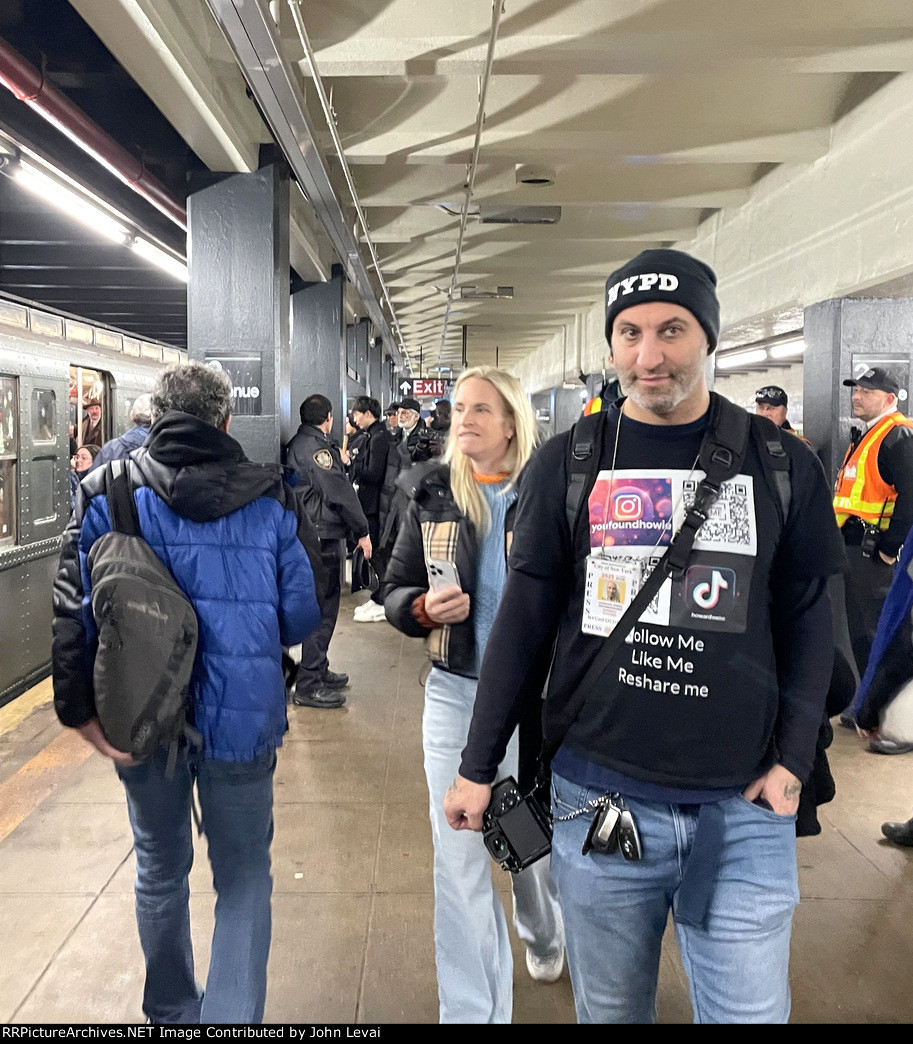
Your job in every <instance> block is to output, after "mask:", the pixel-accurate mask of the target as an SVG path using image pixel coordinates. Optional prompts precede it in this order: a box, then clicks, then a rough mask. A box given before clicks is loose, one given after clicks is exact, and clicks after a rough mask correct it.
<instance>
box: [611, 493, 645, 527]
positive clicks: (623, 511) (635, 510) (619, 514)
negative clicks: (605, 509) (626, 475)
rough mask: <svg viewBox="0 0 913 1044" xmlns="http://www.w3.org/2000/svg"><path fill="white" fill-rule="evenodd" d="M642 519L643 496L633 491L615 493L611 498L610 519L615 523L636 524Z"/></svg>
mask: <svg viewBox="0 0 913 1044" xmlns="http://www.w3.org/2000/svg"><path fill="white" fill-rule="evenodd" d="M643 517H644V501H643V494H641V493H639V492H638V491H637V490H633V489H620V490H616V491H615V493H614V494H613V496H612V518H613V519H614V520H615V521H616V522H637V521H639V520H640V519H642V518H643Z"/></svg>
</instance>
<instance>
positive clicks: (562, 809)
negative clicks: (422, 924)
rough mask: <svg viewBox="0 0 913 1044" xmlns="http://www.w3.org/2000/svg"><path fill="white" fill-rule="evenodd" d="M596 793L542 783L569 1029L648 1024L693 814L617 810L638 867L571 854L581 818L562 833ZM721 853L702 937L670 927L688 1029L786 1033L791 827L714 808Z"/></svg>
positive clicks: (790, 819)
mask: <svg viewBox="0 0 913 1044" xmlns="http://www.w3.org/2000/svg"><path fill="white" fill-rule="evenodd" d="M602 793H603V792H602V791H599V790H595V789H592V788H588V787H584V786H580V785H578V784H575V783H570V782H569V781H568V780H566V779H563V778H562V777H561V776H557V775H553V777H552V811H553V813H554V816H555V820H556V821H555V825H554V836H553V840H552V870H553V873H554V875H555V881H556V883H557V885H558V895H559V897H560V899H561V910H562V913H563V914H564V921H565V925H566V928H567V952H568V964H569V966H570V972H571V982H572V983H573V986H574V1000H575V1003H576V1007H577V1019H578V1021H579V1022H596V1023H605V1022H613V1023H646V1022H653V1021H654V1020H655V1018H656V978H657V974H658V971H659V955H660V946H661V943H662V936H663V932H664V930H665V927H666V921H667V918H668V914H669V910H670V908H671V909H672V911H673V913H674V912H675V909H676V895H677V891H678V887H679V885H680V883H681V880H682V872H683V868H684V864H685V861H686V860H687V858H688V853H689V852H690V850H691V845H692V843H693V841H694V831H695V824H696V821H697V812H698V806H696V805H661V804H655V803H652V802H643V801H636V800H634V799H627V798H625V802H626V804H627V805H628V807H629V808H630V810H631V812H632V813H633V815H634V818H635V820H636V823H637V828H638V831H639V832H640V838H641V843H642V846H643V859H642V860H640V861H639V862H628V861H627V860H625V859H624V858H623V857H622V855H621V853H620V852H618V851H616V852H614V853H612V854H610V855H599V854H596V853H594V852H589V853H588V854H587V855H585V856H584V855H581V851H580V850H581V847H582V845H583V841H584V838H585V837H586V833H587V829H588V827H589V825H590V823H591V822H592V818H593V816H592V813H589V812H587V813H584V814H583V815H580V816H577V817H576V818H574V819H569V820H567V821H561V820H560V819H559V817H561V816H567V815H570V814H571V813H572V812H574V811H575V810H577V809H581V808H584V807H586V805H587V803H588V802H589V801H591V800H593V799H596V798H598V797H600V796H601V795H602ZM720 808H721V810H722V811H723V818H724V840H723V853H722V858H721V861H720V868H719V871H718V874H717V880H716V885H715V887H714V890H713V893H712V896H711V900H710V909H709V913H708V915H707V918H706V922H705V926H704V927H703V928H694V927H689V926H687V925H684V924H676V925H675V931H676V938H677V939H678V945H679V949H680V951H681V955H682V963H683V964H684V968H685V972H686V974H687V976H688V982H689V984H690V990H691V1004H692V1007H693V1009H694V1021H695V1022H697V1023H748V1022H763V1023H785V1022H786V1021H787V1020H788V1018H789V1008H790V992H789V976H788V971H789V941H790V933H791V930H792V916H793V910H794V908H795V906H796V904H797V903H798V902H799V882H798V867H797V863H796V833H795V818H796V817H795V816H780V815H777V814H776V813H775V812H772V811H769V810H767V809H764V808H760V807H759V806H757V805H753V804H751V803H750V802H749V801H746V800H745V798H743V797H741V796H737V797H733V798H730V799H729V800H727V801H723V802H721V803H720Z"/></svg>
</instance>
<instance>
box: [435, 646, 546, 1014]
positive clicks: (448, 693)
mask: <svg viewBox="0 0 913 1044" xmlns="http://www.w3.org/2000/svg"><path fill="white" fill-rule="evenodd" d="M477 684H478V683H477V682H476V680H475V679H474V678H463V677H461V676H460V675H458V674H450V673H449V672H448V671H441V670H438V669H437V668H436V667H435V668H433V669H432V671H431V673H430V674H429V675H428V681H427V683H426V684H425V711H424V715H423V717H422V745H423V747H424V751H425V776H426V778H427V780H428V796H429V799H430V800H429V810H430V815H431V834H432V837H433V840H434V945H435V960H436V964H437V984H438V998H439V1000H440V1021H441V1022H442V1023H444V1022H446V1023H451V1022H472V1023H495V1022H496V1023H509V1022H510V1021H511V1017H512V1014H513V957H512V956H511V952H510V937H509V935H508V930H507V918H506V917H505V916H504V910H503V908H502V906H501V902H500V900H499V898H498V894H497V892H496V890H495V887H494V882H493V881H492V878H491V874H492V863H491V859H490V858H489V856H488V850H487V849H486V848H485V845H484V844H483V843H482V837H481V835H480V834H477V833H474V832H473V831H471V830H452V829H451V828H450V826H449V825H448V823H447V819H446V817H445V816H444V811H443V805H444V794H445V793H446V791H447V788H448V787H449V786H450V784H451V783H452V782H453V780H454V777H455V776H456V775H457V773H458V772H459V768H460V754H461V752H462V750H463V747H465V746H466V738H467V736H468V734H469V722H470V721H471V719H472V707H473V704H474V703H475V697H476V685H477ZM517 748H518V744H517V734H516V733H514V736H513V738H512V739H511V741H510V745H509V747H508V749H507V755H506V757H505V759H504V761H503V763H502V764H501V767H500V769H499V771H498V778H499V779H501V778H503V777H504V776H510V775H513V776H515V777H516V774H517ZM502 872H503V871H501V870H495V873H502ZM511 885H512V887H513V894H514V907H513V908H514V925H515V927H516V929H517V934H518V935H519V936H520V938H521V939H522V940H523V942H524V943H525V944H526V946H527V947H528V949H529V950H530V951H531V952H532V953H534V954H535V955H536V956H537V957H546V956H549V955H550V954H553V953H555V952H556V951H558V950H560V949H561V948H563V946H564V928H563V925H562V923H561V912H560V910H559V908H558V897H557V895H556V892H555V884H554V881H552V877H551V874H550V873H549V868H548V858H547V857H546V858H545V859H540V860H539V861H538V862H537V863H533V865H532V866H530V867H527V868H526V869H525V870H523V871H522V872H521V873H519V874H516V875H511Z"/></svg>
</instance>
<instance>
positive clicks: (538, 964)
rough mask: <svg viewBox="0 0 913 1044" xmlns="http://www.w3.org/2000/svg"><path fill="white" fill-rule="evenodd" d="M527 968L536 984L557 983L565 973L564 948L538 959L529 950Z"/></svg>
mask: <svg viewBox="0 0 913 1044" xmlns="http://www.w3.org/2000/svg"><path fill="white" fill-rule="evenodd" d="M526 968H527V971H528V972H529V974H530V975H531V976H532V977H533V978H534V979H535V980H536V982H557V981H558V980H559V979H560V978H561V973H562V972H563V971H564V947H563V946H562V947H561V949H560V950H559V951H558V952H557V953H552V954H549V955H548V956H546V957H537V956H536V955H535V954H534V953H533V952H532V951H531V950H529V949H528V950H527V951H526Z"/></svg>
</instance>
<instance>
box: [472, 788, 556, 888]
mask: <svg viewBox="0 0 913 1044" xmlns="http://www.w3.org/2000/svg"><path fill="white" fill-rule="evenodd" d="M482 826H483V830H484V832H483V834H482V840H483V841H484V842H485V847H486V848H487V849H488V854H489V855H490V856H491V858H492V859H494V861H495V862H496V863H500V865H501V868H502V869H504V870H509V871H510V872H511V873H512V874H518V873H519V872H520V871H521V870H523V869H525V868H526V867H528V866H529V865H530V864H531V863H535V862H536V860H537V859H541V858H542V856H544V855H548V853H549V852H550V851H551V847H552V820H551V816H550V815H549V812H548V810H547V808H545V807H544V806H543V804H542V802H541V801H540V800H539V798H538V797H536V794H535V792H533V793H532V794H527V795H526V797H524V796H523V795H522V794H521V793H520V791H519V789H518V787H517V781H516V780H515V779H514V778H513V777H512V776H508V777H507V779H502V780H501V782H500V783H496V784H495V786H494V787H493V788H492V791H491V801H490V802H489V804H488V808H486V809H485V812H484V814H483V816H482Z"/></svg>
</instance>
